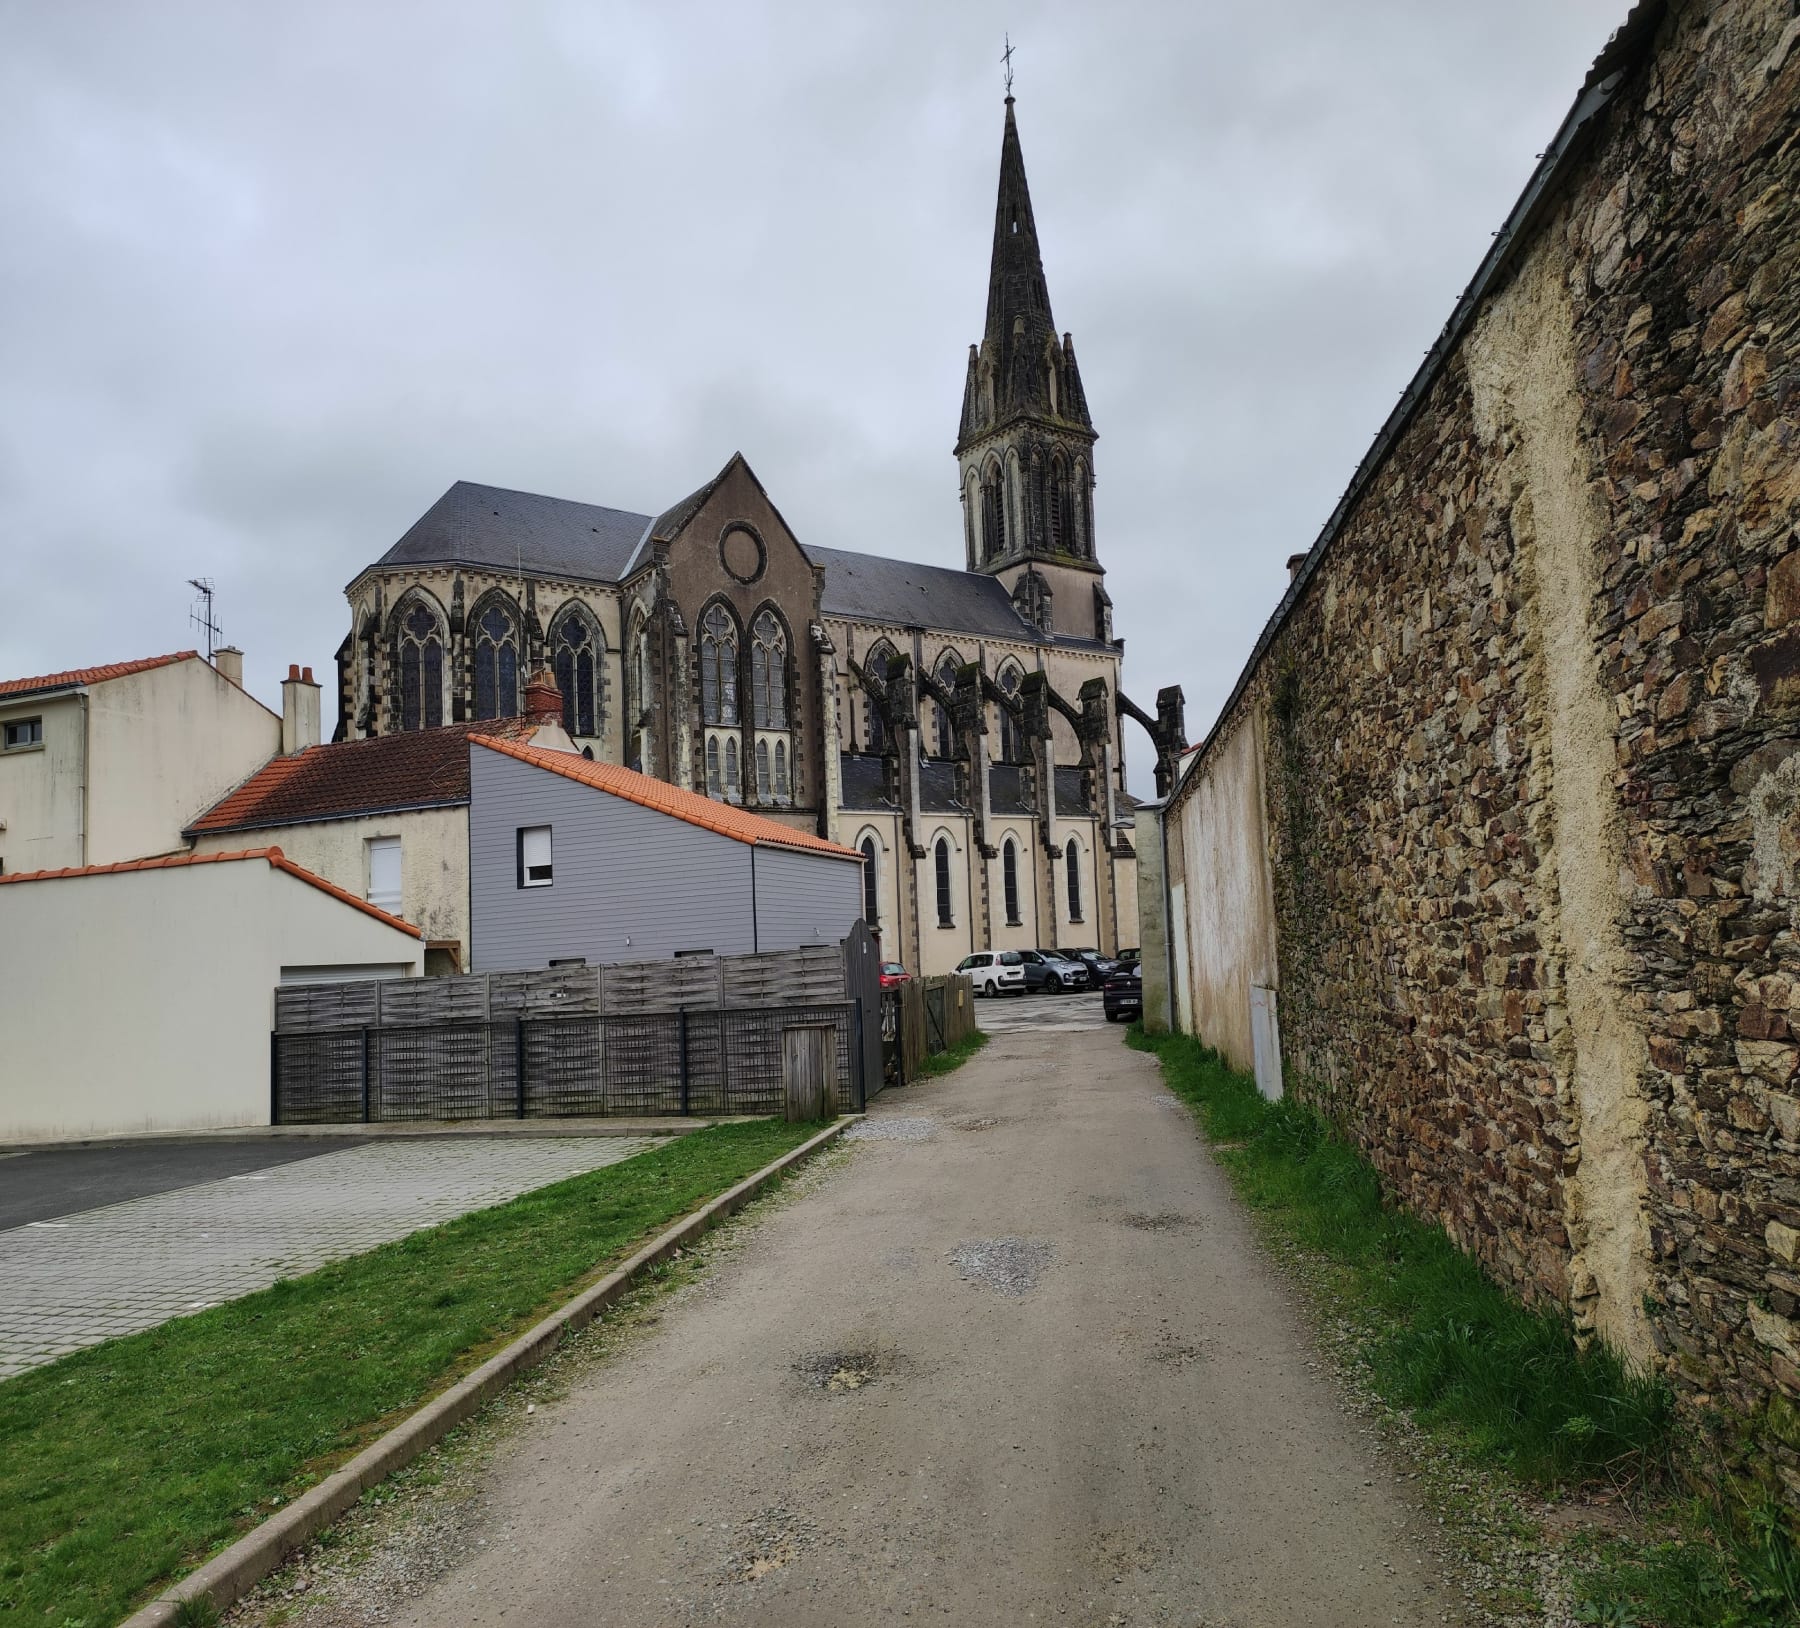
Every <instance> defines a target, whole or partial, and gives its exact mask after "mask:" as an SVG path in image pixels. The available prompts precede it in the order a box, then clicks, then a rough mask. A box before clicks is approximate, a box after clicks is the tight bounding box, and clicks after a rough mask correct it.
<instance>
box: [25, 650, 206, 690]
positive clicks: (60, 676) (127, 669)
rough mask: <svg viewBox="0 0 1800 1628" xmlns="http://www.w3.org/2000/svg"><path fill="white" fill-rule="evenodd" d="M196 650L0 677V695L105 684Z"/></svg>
mask: <svg viewBox="0 0 1800 1628" xmlns="http://www.w3.org/2000/svg"><path fill="white" fill-rule="evenodd" d="M199 659H200V652H199V651H198V650H177V651H175V652H174V653H173V654H172V655H167V656H145V657H144V658H143V659H142V660H141V661H115V662H111V663H109V664H108V665H106V666H104V667H71V668H70V669H69V670H68V671H67V672H66V673H45V674H44V675H43V676H42V677H41V678H8V679H0V696H14V695H36V694H37V693H39V692H40V691H43V690H68V689H73V688H75V687H76V686H77V685H78V684H104V683H105V682H106V681H107V680H108V679H109V678H129V677H130V676H131V675H132V674H133V673H147V672H149V671H150V670H151V669H152V668H155V667H172V666H173V665H174V664H175V663H176V662H178V661H198V660H199Z"/></svg>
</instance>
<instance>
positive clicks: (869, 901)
mask: <svg viewBox="0 0 1800 1628" xmlns="http://www.w3.org/2000/svg"><path fill="white" fill-rule="evenodd" d="M861 853H862V857H863V920H864V921H866V922H867V923H868V924H869V925H870V926H871V927H873V926H874V925H875V921H876V913H877V910H878V909H879V907H880V903H881V889H880V885H879V882H878V880H877V878H876V875H875V839H874V838H873V837H864V838H863V839H862V848H861Z"/></svg>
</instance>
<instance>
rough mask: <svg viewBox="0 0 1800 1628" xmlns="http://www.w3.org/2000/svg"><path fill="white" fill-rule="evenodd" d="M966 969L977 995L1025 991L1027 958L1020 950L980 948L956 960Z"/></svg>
mask: <svg viewBox="0 0 1800 1628" xmlns="http://www.w3.org/2000/svg"><path fill="white" fill-rule="evenodd" d="M956 970H957V971H958V972H966V973H968V975H969V981H970V982H971V983H973V984H974V986H975V993H976V994H977V995H1023V994H1024V993H1025V961H1024V957H1022V956H1021V955H1020V954H1019V952H1018V951H1017V950H977V951H976V952H975V953H974V954H973V955H965V956H964V957H963V958H962V960H960V961H958V962H957V963H956Z"/></svg>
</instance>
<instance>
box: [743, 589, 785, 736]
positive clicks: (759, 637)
mask: <svg viewBox="0 0 1800 1628" xmlns="http://www.w3.org/2000/svg"><path fill="white" fill-rule="evenodd" d="M787 691H788V671H787V633H786V632H785V631H784V629H783V628H782V625H781V622H780V621H779V619H778V618H777V617H776V615H775V613H774V612H773V611H761V612H759V613H758V614H757V618H756V620H755V621H754V622H752V623H751V624H750V721H751V723H753V724H754V725H755V726H756V727H757V728H758V729H786V728H787V726H788V716H787Z"/></svg>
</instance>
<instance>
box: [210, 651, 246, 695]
mask: <svg viewBox="0 0 1800 1628" xmlns="http://www.w3.org/2000/svg"><path fill="white" fill-rule="evenodd" d="M213 666H214V667H216V668H217V669H218V672H219V676H220V677H221V678H228V679H230V680H231V682H232V683H233V684H235V685H237V687H238V688H239V689H240V690H241V689H242V688H243V687H244V652H243V651H241V650H240V649H238V647H237V646H236V645H235V644H226V645H220V647H219V648H218V649H217V650H215V651H214V652H213Z"/></svg>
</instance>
